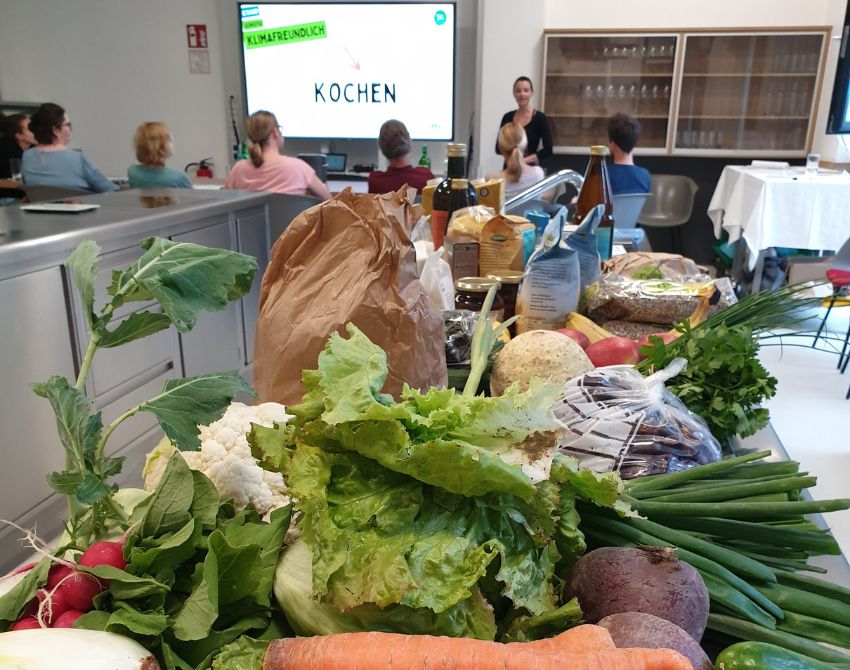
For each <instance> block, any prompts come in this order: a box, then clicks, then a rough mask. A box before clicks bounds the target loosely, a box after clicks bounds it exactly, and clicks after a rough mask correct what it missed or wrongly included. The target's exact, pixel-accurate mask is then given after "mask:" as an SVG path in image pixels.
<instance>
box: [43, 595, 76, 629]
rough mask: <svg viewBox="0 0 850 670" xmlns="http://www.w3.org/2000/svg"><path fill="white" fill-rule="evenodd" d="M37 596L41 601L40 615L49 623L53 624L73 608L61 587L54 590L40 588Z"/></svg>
mask: <svg viewBox="0 0 850 670" xmlns="http://www.w3.org/2000/svg"><path fill="white" fill-rule="evenodd" d="M36 597H37V598H38V602H39V603H40V604H39V608H38V609H39V615H40V616H41V619H42V620H43V621H44V623H46V624H47V625H51V624H52V623H53V622H54V621H56V618H57V617H59V616H60V615H62V614H63V613H65V612H67V611H68V610H69V609H71V606H70V605H69V604H68V601H67V600H65V595H64V594H63V593H62V592H61V591H60V590H59V589H56V590H54V591H52V592H49V591H47V590H46V589H39V590H38V593H37V594H36Z"/></svg>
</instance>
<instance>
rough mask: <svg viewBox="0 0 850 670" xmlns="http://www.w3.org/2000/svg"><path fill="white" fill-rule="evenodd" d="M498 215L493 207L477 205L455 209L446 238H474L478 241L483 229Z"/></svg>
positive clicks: (473, 239)
mask: <svg viewBox="0 0 850 670" xmlns="http://www.w3.org/2000/svg"><path fill="white" fill-rule="evenodd" d="M495 215H496V213H495V211H493V209H492V208H491V207H487V206H485V205H475V206H474V207H464V208H462V209H459V210H457V211H455V212H454V213H453V214H452V218H451V220H450V221H449V227H448V230H447V231H446V238H447V239H453V240H464V241H465V240H472V241H475V242H478V240H479V239H480V237H481V229H482V228H484V224H485V223H487V222H488V221H489V220H490V219H492V218H493V217H494V216H495Z"/></svg>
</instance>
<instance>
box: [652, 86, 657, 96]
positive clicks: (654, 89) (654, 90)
mask: <svg viewBox="0 0 850 670" xmlns="http://www.w3.org/2000/svg"><path fill="white" fill-rule="evenodd" d="M652 97H653V98H657V97H658V84H655V86H653V87H652Z"/></svg>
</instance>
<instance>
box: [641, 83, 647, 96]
mask: <svg viewBox="0 0 850 670" xmlns="http://www.w3.org/2000/svg"><path fill="white" fill-rule="evenodd" d="M640 97H641V98H647V97H649V86H647V85H646V84H641V87H640Z"/></svg>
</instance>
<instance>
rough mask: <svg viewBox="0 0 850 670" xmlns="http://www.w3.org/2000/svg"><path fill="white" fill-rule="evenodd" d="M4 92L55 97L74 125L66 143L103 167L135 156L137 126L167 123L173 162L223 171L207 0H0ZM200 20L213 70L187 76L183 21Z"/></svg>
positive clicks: (122, 172) (215, 44) (220, 104)
mask: <svg viewBox="0 0 850 670" xmlns="http://www.w3.org/2000/svg"><path fill="white" fill-rule="evenodd" d="M2 4H3V10H2V17H3V18H2V21H0V99H3V100H14V101H26V102H48V101H50V102H56V103H58V104H60V105H62V106H63V107H65V109H66V110H67V112H68V115H69V117H70V118H71V120H72V122H73V124H74V130H73V136H72V145H73V146H74V147H77V148H82V149H83V150H84V151H85V152H86V153H87V154H88V155H89V156H90V157H91V158H92V160H93V161H94V162H95V164H96V165H98V167H100V168H101V169H102V170H103V171H104V172H105V173H106V174H108V175H110V176H126V173H127V166H128V165H130V164H132V163H135V162H136V160H135V156H134V155H133V149H132V138H133V133H134V132H135V129H136V127H137V125H138V124H139V123H140V122H142V121H154V120H158V121H165V123H167V124H168V126H169V128H171V131H172V134H173V135H174V138H175V155H174V157H173V158H172V159H171V160H170V161H169V165H170V166H171V167H175V168H177V169H183V167H184V166H185V165H186V164H187V163H189V162H192V161H197V160H198V159H201V158H206V157H208V156H212V157H213V159H214V161H215V164H216V174H217V175H223V174H224V170H225V168H226V165H227V160H228V155H229V147H228V139H227V132H226V128H227V126H226V115H225V109H226V105H225V102H226V101H225V99H224V86H223V80H222V71H221V70H222V68H221V47H222V41H221V39H220V38H219V31H218V14H217V12H216V8H215V5H214V4H213V3H211V2H209V1H208V0H179V1H174V0H145V1H144V2H139V1H137V0H63V1H58V0H25V1H17V0H3V3H2ZM197 23H205V24H206V25H207V28H208V31H209V36H210V40H209V41H210V57H211V74H209V75H200V74H199V75H191V74H189V62H188V50H187V44H186V33H185V31H186V24H197Z"/></svg>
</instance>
